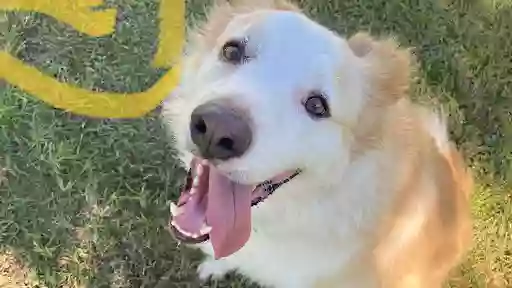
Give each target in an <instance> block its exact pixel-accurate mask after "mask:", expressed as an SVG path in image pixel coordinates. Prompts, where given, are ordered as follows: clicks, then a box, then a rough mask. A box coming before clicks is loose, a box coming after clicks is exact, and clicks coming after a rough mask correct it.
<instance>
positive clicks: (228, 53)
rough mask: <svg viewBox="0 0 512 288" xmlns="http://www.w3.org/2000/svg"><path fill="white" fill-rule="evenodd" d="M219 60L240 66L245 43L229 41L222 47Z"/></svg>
mask: <svg viewBox="0 0 512 288" xmlns="http://www.w3.org/2000/svg"><path fill="white" fill-rule="evenodd" d="M221 59H222V60H223V61H225V62H228V63H231V64H240V63H242V62H243V61H244V60H245V41H240V40H231V41H228V42H226V43H225V44H224V46H222V50H221Z"/></svg>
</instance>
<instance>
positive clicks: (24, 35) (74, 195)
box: [0, 0, 512, 288]
mask: <svg viewBox="0 0 512 288" xmlns="http://www.w3.org/2000/svg"><path fill="white" fill-rule="evenodd" d="M484 1H488V0H466V1H462V0H459V1H457V0H421V1H420V0H375V1H362V0H331V1H327V0H315V1H313V0H309V1H300V2H302V3H301V4H302V6H303V7H305V8H306V11H307V13H308V14H310V15H311V16H313V17H314V18H315V19H317V20H318V21H320V22H321V23H322V24H325V25H327V26H328V27H330V28H332V29H334V30H336V31H338V32H340V33H343V34H352V33H354V32H355V31H358V30H369V31H370V32H371V33H373V34H375V35H395V36H396V37H397V39H398V40H399V41H400V43H402V44H403V45H406V46H413V47H415V51H416V54H417V56H418V59H419V62H420V64H421V70H420V77H419V78H420V79H418V80H419V81H418V84H417V85H416V87H415V90H416V92H417V93H416V96H417V97H418V99H420V100H421V99H434V100H436V101H438V102H439V103H440V104H441V105H443V106H444V107H445V108H446V109H447V110H448V111H449V112H450V114H451V116H452V117H451V119H450V123H449V125H450V131H451V134H452V136H453V138H454V139H455V140H456V141H457V143H458V144H459V146H460V147H461V149H462V150H463V153H464V155H465V157H466V158H467V159H468V161H469V163H470V164H471V165H472V167H473V168H474V171H475V174H476V176H477V183H478V187H477V190H476V191H475V194H474V195H473V204H474V205H473V214H474V216H475V237H474V239H475V244H474V249H473V250H472V251H471V253H469V254H468V257H467V259H466V260H465V262H464V263H463V264H462V265H461V266H460V267H459V268H458V269H456V271H454V274H453V277H452V278H451V279H450V283H449V285H451V286H452V287H510V286H512V193H511V191H512V189H511V188H512V114H511V113H512V112H511V111H512V95H511V93H512V91H511V90H512V4H511V3H510V2H505V1H502V2H498V1H494V2H490V1H489V2H484ZM204 2H209V1H206V0H193V1H188V2H187V4H188V8H189V10H188V14H187V16H188V17H189V18H188V19H190V20H192V19H195V18H200V17H201V16H202V14H201V13H200V12H201V7H203V5H204ZM108 3H109V6H115V7H118V8H119V17H118V23H117V29H116V32H115V33H114V34H113V35H110V36H107V37H100V38H89V37H86V36H84V35H79V34H78V33H77V32H76V31H74V30H72V29H71V28H69V27H67V26H66V25H64V24H62V23H58V22H57V21H55V20H53V19H52V18H49V17H46V16H43V15H36V14H34V13H4V14H1V15H0V45H1V46H2V47H3V49H8V50H9V51H10V52H11V53H12V54H13V55H16V56H17V57H19V58H20V59H23V60H24V61H26V62H27V63H30V64H32V65H35V66H37V67H39V68H40V69H41V70H43V71H45V72H46V73H48V74H51V75H54V76H55V77H56V78H58V79H60V80H62V81H67V82H70V83H74V84H76V85H79V86H81V87H85V88H88V89H95V90H102V91H118V92H119V91H130V92H131V91H141V90H144V89H146V88H147V87H149V86H150V85H151V84H152V83H154V82H155V81H156V79H158V77H159V76H160V75H161V74H162V71H159V70H154V69H152V68H151V67H150V63H151V59H152V55H153V53H154V52H155V47H156V36H157V22H156V15H157V7H158V2H157V0H111V1H108ZM173 156H174V151H173V149H172V147H171V146H170V145H169V144H168V142H167V141H166V135H165V132H164V130H163V129H162V126H161V124H160V122H159V121H158V118H157V112H156V111H155V112H153V113H150V114H149V115H148V116H147V117H144V118H141V119H136V120H98V119H87V118H85V117H79V116H76V115H70V114H68V113H66V112H63V111H59V110H55V109H52V108H51V107H48V106H47V105H45V104H43V103H41V102H40V101H38V100H36V99H35V98H34V97H31V96H30V95H27V94H25V93H23V92H22V91H19V90H17V89H16V88H15V87H12V86H10V85H8V84H6V83H0V253H1V254H2V257H0V262H2V265H0V268H1V269H0V286H1V287H9V286H5V284H4V283H7V282H9V281H11V282H12V283H11V284H12V285H13V286H12V287H23V286H22V285H26V287H156V288H161V287H197V286H198V284H197V283H196V282H195V278H194V267H195V265H196V264H197V260H198V259H199V256H198V255H197V253H195V252H193V251H189V250H186V249H183V248H182V247H177V245H176V244H175V243H174V242H173V241H172V240H171V238H170V236H169V234H168V233H167V231H166V230H165V226H166V222H167V219H168V206H167V204H168V201H169V200H171V199H174V198H175V197H176V196H177V194H176V193H177V185H178V184H179V183H178V182H179V180H180V179H181V178H182V176H183V171H182V169H181V168H180V167H179V166H178V164H177V163H176V162H175V161H174V157H173ZM20 277H21V278H20ZM9 279H11V280H9ZM16 281H18V282H16ZM13 283H14V284H13ZM20 283H25V284H20ZM208 285H209V287H247V286H248V285H249V284H247V283H245V282H244V280H242V279H240V278H239V277H236V276H230V279H228V280H225V281H219V282H215V283H210V284H208Z"/></svg>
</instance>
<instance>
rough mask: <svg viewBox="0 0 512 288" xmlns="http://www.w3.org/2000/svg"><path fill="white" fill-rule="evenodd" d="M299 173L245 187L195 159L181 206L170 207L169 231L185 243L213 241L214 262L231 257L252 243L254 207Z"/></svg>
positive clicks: (280, 176) (183, 191)
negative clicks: (248, 242) (250, 237)
mask: <svg viewBox="0 0 512 288" xmlns="http://www.w3.org/2000/svg"><path fill="white" fill-rule="evenodd" d="M299 173H300V171H299V170H295V171H291V172H284V173H281V174H279V175H277V176H275V177H273V178H272V179H269V180H267V181H264V182H262V183H260V184H258V185H245V184H240V183H237V182H234V181H232V180H230V179H229V178H228V177H227V176H225V175H223V174H222V173H220V172H219V171H218V170H217V169H216V168H215V167H214V166H213V165H210V164H209V163H208V161H206V160H203V159H200V158H194V159H193V160H192V163H191V165H190V169H189V171H188V173H187V178H186V182H185V185H184V187H183V190H182V192H181V195H180V197H179V199H178V202H177V203H176V204H174V203H172V204H171V214H172V215H171V220H170V225H169V227H170V230H171V232H172V234H173V235H174V237H175V238H176V239H177V240H178V241H181V242H184V243H190V244H197V243H202V242H205V241H207V240H210V241H211V243H212V246H213V250H214V254H215V258H222V257H226V256H229V255H231V254H233V253H235V252H236V251H238V250H239V249H240V248H242V247H243V246H244V244H245V243H246V242H247V240H248V239H249V236H250V232H251V207H252V206H256V205H258V204H259V203H261V202H262V201H264V200H265V199H267V198H268V197H269V196H270V195H271V194H272V193H273V192H274V191H275V190H276V189H278V188H279V187H280V186H281V185H283V184H285V183H287V182H288V181H290V180H291V179H293V178H294V177H296V176H297V175H298V174H299Z"/></svg>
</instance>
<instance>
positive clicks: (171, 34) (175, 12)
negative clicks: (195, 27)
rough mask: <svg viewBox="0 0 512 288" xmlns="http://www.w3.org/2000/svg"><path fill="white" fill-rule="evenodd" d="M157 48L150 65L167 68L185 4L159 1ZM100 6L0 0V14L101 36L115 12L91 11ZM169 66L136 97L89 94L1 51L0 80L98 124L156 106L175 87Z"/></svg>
mask: <svg viewBox="0 0 512 288" xmlns="http://www.w3.org/2000/svg"><path fill="white" fill-rule="evenodd" d="M161 1H162V2H161V4H160V12H159V17H160V34H159V45H158V46H159V47H158V50H157V53H156V55H155V58H154V60H153V65H154V66H157V67H170V66H171V64H172V63H176V62H177V61H176V60H177V59H178V57H179V56H180V55H181V49H182V46H183V40H184V29H185V28H184V27H185V3H184V0H161ZM103 3H104V1H103V0H46V1H45V0H0V10H25V11H37V12H41V13H45V14H48V15H51V16H53V17H55V18H56V19H58V20H60V21H63V22H66V23H68V24H69V25H71V26H73V27H74V28H75V29H77V30H78V31H80V32H83V33H86V34H89V35H91V36H102V35H106V34H109V33H112V32H113V31H114V25H115V15H116V10H115V9H106V10H102V11H99V10H98V11H93V10H91V8H92V7H94V6H98V5H101V4H103ZM179 75H180V69H179V66H177V65H174V66H173V67H172V69H171V70H169V71H168V72H167V73H166V74H165V75H164V76H163V77H162V78H161V79H160V80H158V81H157V82H156V83H155V84H154V85H153V86H152V87H150V88H149V89H148V90H146V91H144V92H140V93H108V92H93V91H90V90H86V89H82V88H79V87H74V86H72V85H70V84H67V83H62V82H59V81H57V80H56V79H54V78H52V77H50V76H47V75H45V74H43V73H42V72H41V71H39V70H37V69H36V68H35V67H32V66H29V65H27V64H25V63H24V62H23V61H21V60H19V59H17V58H15V57H13V56H11V55H10V54H9V53H7V52H6V51H0V79H5V80H6V81H7V82H8V83H10V84H12V85H14V86H17V87H19V88H21V89H22V90H25V91H26V92H28V93H30V94H32V95H33V96H35V97H38V98H40V99H41V100H43V101H45V102H46V103H48V104H50V105H52V106H54V107H55V108H59V109H63V110H66V111H69V112H73V113H76V114H82V115H87V116H91V117H101V118H135V117H141V116H143V115H144V114H146V113H148V112H149V111H151V110H153V109H154V108H155V107H156V106H158V105H159V104H160V103H161V102H162V101H163V100H164V99H165V98H166V97H167V95H168V94H169V93H170V92H171V91H172V90H173V89H174V88H175V87H176V85H178V81H179Z"/></svg>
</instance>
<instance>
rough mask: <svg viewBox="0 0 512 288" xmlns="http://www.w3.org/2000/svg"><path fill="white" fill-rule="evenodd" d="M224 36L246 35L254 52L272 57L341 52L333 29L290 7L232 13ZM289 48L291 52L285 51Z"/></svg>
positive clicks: (339, 42) (328, 54) (329, 54)
mask: <svg viewBox="0 0 512 288" xmlns="http://www.w3.org/2000/svg"><path fill="white" fill-rule="evenodd" d="M225 37H226V38H229V37H240V38H241V37H243V38H247V40H248V41H249V45H250V46H253V47H257V49H258V54H260V53H261V54H263V55H262V56H263V57H265V56H269V57H275V56H278V55H275V54H277V53H279V54H280V55H281V56H282V55H285V54H288V56H290V57H291V56H293V55H295V56H296V57H308V56H309V57H311V56H312V54H317V55H326V56H329V57H331V59H333V58H332V57H335V56H336V55H337V54H340V53H341V52H342V50H341V45H340V44H341V41H342V39H341V38H340V37H338V36H337V35H336V34H335V33H333V32H332V31H330V30H329V29H327V28H326V27H324V26H322V25H320V24H318V23H316V22H314V21H313V20H311V19H309V18H308V17H306V16H305V15H303V14H301V13H298V12H294V11H275V10H268V11H256V12H253V13H249V14H245V15H241V16H239V17H235V18H234V19H233V20H232V21H231V23H230V25H228V27H227V29H226V33H225ZM290 51H293V53H292V54H289V52H290Z"/></svg>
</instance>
